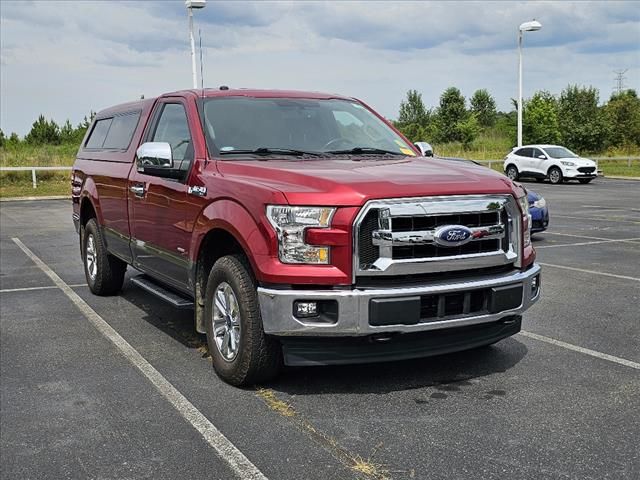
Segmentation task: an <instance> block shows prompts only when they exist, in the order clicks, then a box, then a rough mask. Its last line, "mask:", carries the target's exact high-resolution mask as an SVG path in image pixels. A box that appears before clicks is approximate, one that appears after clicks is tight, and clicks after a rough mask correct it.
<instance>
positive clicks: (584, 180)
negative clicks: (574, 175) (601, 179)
mask: <svg viewBox="0 0 640 480" xmlns="http://www.w3.org/2000/svg"><path fill="white" fill-rule="evenodd" d="M591 180H593V178H579V179H578V181H579V182H580V183H589V182H590V181H591Z"/></svg>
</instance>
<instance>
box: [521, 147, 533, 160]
mask: <svg viewBox="0 0 640 480" xmlns="http://www.w3.org/2000/svg"><path fill="white" fill-rule="evenodd" d="M518 152H520V153H518V155H520V156H521V157H528V158H530V157H531V154H532V153H533V149H532V148H521V149H520V150H518Z"/></svg>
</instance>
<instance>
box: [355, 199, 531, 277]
mask: <svg viewBox="0 0 640 480" xmlns="http://www.w3.org/2000/svg"><path fill="white" fill-rule="evenodd" d="M520 223H521V220H520V214H519V210H518V208H517V206H516V203H515V200H514V199H513V197H511V196H510V195H504V196H503V195H500V196H498V195H486V196H451V197H426V198H417V199H390V200H373V201H370V202H369V203H367V204H366V205H365V207H364V208H363V210H362V212H361V213H360V215H358V218H357V219H356V223H355V227H354V232H355V239H354V240H355V243H356V252H355V257H354V267H355V275H356V276H364V275H366V276H370V275H412V274H422V273H432V272H448V271H456V270H466V269H474V268H485V267H493V266H498V265H506V264H509V263H511V264H514V265H515V266H518V265H517V264H518V263H519V258H520V255H519V253H520V238H519V232H520ZM456 235H461V237H459V238H460V242H456V240H457V238H458V237H457V236H456ZM462 237H464V238H462Z"/></svg>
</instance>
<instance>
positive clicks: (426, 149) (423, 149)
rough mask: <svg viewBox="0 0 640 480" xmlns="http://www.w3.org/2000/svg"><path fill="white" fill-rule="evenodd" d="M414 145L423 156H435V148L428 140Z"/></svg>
mask: <svg viewBox="0 0 640 480" xmlns="http://www.w3.org/2000/svg"><path fill="white" fill-rule="evenodd" d="M414 145H415V147H416V148H417V149H418V151H419V152H420V155H422V156H423V157H433V148H431V145H429V144H428V143H427V142H416V143H414Z"/></svg>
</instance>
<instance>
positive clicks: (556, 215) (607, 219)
mask: <svg viewBox="0 0 640 480" xmlns="http://www.w3.org/2000/svg"><path fill="white" fill-rule="evenodd" d="M553 216H554V217H562V218H575V219H578V220H600V221H603V222H616V223H633V224H640V222H639V221H633V220H615V219H613V218H604V217H599V218H596V217H576V216H573V215H561V214H558V213H554V214H553Z"/></svg>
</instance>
